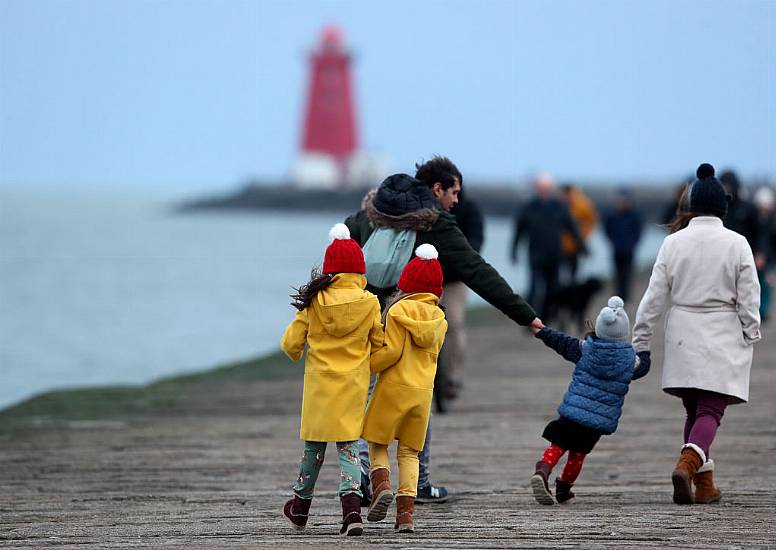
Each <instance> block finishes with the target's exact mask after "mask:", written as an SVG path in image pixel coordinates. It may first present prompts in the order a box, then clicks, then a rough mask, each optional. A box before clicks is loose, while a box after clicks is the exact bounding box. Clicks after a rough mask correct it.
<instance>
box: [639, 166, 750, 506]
mask: <svg viewBox="0 0 776 550" xmlns="http://www.w3.org/2000/svg"><path fill="white" fill-rule="evenodd" d="M696 175H697V179H696V181H695V182H694V183H693V184H692V187H691V189H690V192H689V203H688V212H689V213H690V214H691V215H692V219H690V220H689V224H688V225H687V227H686V228H684V229H681V230H679V231H677V232H675V233H673V234H671V235H668V236H667V237H666V238H665V240H664V241H663V244H662V246H661V247H660V251H659V252H658V255H657V259H656V260H655V265H654V266H653V268H652V275H651V277H650V279H649V286H648V288H647V290H646V292H645V293H644V296H643V297H642V299H641V303H640V304H639V307H638V310H637V312H636V321H635V324H634V327H633V346H634V348H635V350H636V352H637V353H638V354H639V357H640V358H641V359H642V361H644V360H645V359H646V361H647V363H649V362H650V360H651V354H650V343H651V340H652V337H653V335H654V329H655V324H656V323H657V320H658V319H659V318H660V317H661V316H662V315H663V313H664V312H665V311H666V309H667V310H668V312H667V314H666V321H665V359H664V363H663V381H662V386H663V391H665V392H666V393H668V394H670V395H674V396H677V397H679V398H681V399H682V404H683V405H684V408H685V411H686V415H687V416H686V420H685V424H684V445H683V446H682V448H681V453H680V456H679V460H678V462H677V464H676V467H675V468H674V470H673V472H672V473H671V481H672V483H673V499H674V502H676V503H678V504H691V503H693V502H694V503H697V504H706V503H710V502H716V501H718V500H719V499H720V495H721V493H720V491H719V489H717V487H716V486H715V485H714V480H713V477H712V472H713V470H714V462H713V461H712V460H711V458H710V449H711V445H712V442H713V441H714V438H715V436H716V433H717V429H718V428H719V425H720V421H721V420H722V416H723V414H724V412H725V409H726V407H727V406H728V405H732V404H736V403H745V402H746V401H748V399H749V373H750V370H751V366H752V350H753V344H754V343H755V342H757V341H758V340H759V339H760V313H759V305H760V285H759V283H758V281H757V270H756V268H755V265H754V257H753V255H752V249H751V247H750V246H749V244H748V243H747V241H746V239H745V238H744V237H743V236H742V235H740V234H738V233H736V232H734V231H731V230H729V229H727V228H725V227H724V226H723V224H722V220H723V219H724V217H725V214H726V213H727V208H728V199H727V197H726V194H725V189H724V188H723V187H722V184H721V183H720V181H719V180H718V179H717V178H716V177H715V176H714V168H713V167H712V166H711V165H710V164H701V165H700V166H699V167H698V170H697V171H696ZM692 485H694V486H695V492H694V494H693V487H692Z"/></svg>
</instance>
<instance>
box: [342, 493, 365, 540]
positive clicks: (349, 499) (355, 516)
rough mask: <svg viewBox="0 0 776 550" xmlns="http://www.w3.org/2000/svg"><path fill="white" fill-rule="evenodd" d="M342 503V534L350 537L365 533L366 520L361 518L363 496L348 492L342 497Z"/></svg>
mask: <svg viewBox="0 0 776 550" xmlns="http://www.w3.org/2000/svg"><path fill="white" fill-rule="evenodd" d="M340 503H341V504H342V528H341V529H340V535H345V536H348V537H352V536H359V535H363V534H364V522H363V521H362V520H361V497H360V496H358V495H357V494H356V493H348V494H346V495H342V496H341V497H340Z"/></svg>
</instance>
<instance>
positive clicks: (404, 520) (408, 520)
mask: <svg viewBox="0 0 776 550" xmlns="http://www.w3.org/2000/svg"><path fill="white" fill-rule="evenodd" d="M414 512H415V497H413V496H412V495H399V496H397V497H396V524H395V525H394V526H393V530H394V531H396V532H397V533H414V532H415V522H414V520H413V519H412V514H413V513H414Z"/></svg>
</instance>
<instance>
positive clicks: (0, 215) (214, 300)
mask: <svg viewBox="0 0 776 550" xmlns="http://www.w3.org/2000/svg"><path fill="white" fill-rule="evenodd" d="M182 198H184V197H183V195H181V194H175V193H171V192H169V191H156V190H149V189H148V188H140V189H139V190H132V189H83V188H68V189H61V188H60V189H55V190H49V189H46V190H43V189H40V188H21V187H0V372H1V373H2V384H0V407H4V406H8V405H10V404H13V403H15V402H18V401H20V400H23V399H25V398H28V397H30V396H32V395H34V394H37V393H40V392H43V391H46V390H50V389H54V388H65V387H84V386H93V385H104V384H140V383H146V382H149V381H152V380H154V379H157V378H160V377H162V376H168V375H171V374H176V373H181V372H187V371H194V370H198V369H205V368H210V367H213V366H216V365H218V364H219V363H223V362H226V361H232V360H237V359H244V358H248V357H252V356H256V355H258V354H262V353H267V352H270V351H274V350H276V349H277V342H278V341H279V339H280V336H281V334H282V332H283V330H284V328H285V326H286V324H287V323H288V322H289V321H290V320H291V319H292V317H293V313H294V310H293V309H292V308H291V307H290V305H289V297H288V295H289V293H290V291H291V287H292V286H298V285H300V284H302V283H304V282H306V280H307V278H308V277H309V272H310V268H311V267H312V266H313V265H316V264H318V265H319V264H320V263H321V262H322V259H323V252H324V249H325V246H326V244H327V243H328V237H327V234H328V230H329V228H330V227H331V225H332V224H334V223H336V222H338V221H342V219H343V218H344V217H345V214H346V212H343V213H342V214H341V215H340V214H332V213H325V214H309V213H298V212H288V211H255V212H207V213H197V214H186V215H181V214H174V213H172V208H171V207H172V205H173V204H174V203H175V201H176V200H179V199H182ZM511 230H512V222H511V220H508V219H505V218H488V219H487V220H486V236H485V247H484V249H483V256H484V257H485V259H486V260H488V261H489V262H490V263H491V264H493V265H494V266H495V267H496V268H497V269H498V270H499V271H500V272H501V273H502V275H504V277H505V278H506V279H507V280H508V281H509V282H510V284H511V285H512V286H513V287H514V288H515V289H516V290H518V291H521V292H524V291H525V288H526V281H527V276H526V266H525V261H520V262H518V265H517V267H514V266H512V265H511V264H510V262H509V260H508V254H507V248H508V245H509V242H510V239H511ZM662 238H663V232H662V231H661V230H660V229H658V228H656V227H652V228H650V229H648V230H647V232H646V234H645V237H644V239H642V243H641V246H640V249H639V253H638V263H639V264H640V265H641V266H645V265H649V264H651V262H652V261H653V259H654V256H655V254H656V252H657V249H658V247H659V246H660V243H661V241H662ZM590 248H591V255H590V256H589V257H588V258H587V259H586V260H584V262H583V264H582V266H581V272H582V274H583V275H587V274H596V275H603V276H607V277H608V276H609V273H610V266H609V249H608V246H607V244H606V241H605V239H604V238H603V237H602V235H601V234H600V233H596V234H594V235H593V237H592V239H591V243H590ZM471 301H472V302H473V303H475V302H478V301H480V300H479V298H478V297H476V296H472V297H471Z"/></svg>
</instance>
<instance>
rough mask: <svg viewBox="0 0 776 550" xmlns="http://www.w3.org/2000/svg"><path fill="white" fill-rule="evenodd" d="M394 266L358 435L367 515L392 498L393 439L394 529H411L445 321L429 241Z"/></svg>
mask: <svg viewBox="0 0 776 550" xmlns="http://www.w3.org/2000/svg"><path fill="white" fill-rule="evenodd" d="M415 254H416V256H415V257H414V258H413V259H412V260H410V262H409V263H408V264H407V265H406V266H405V268H404V270H403V271H402V274H401V277H400V278H399V282H398V285H397V286H398V291H397V293H396V294H394V295H393V296H392V297H391V298H389V299H388V302H387V304H386V308H385V312H384V313H383V323H384V324H385V344H384V346H383V348H382V349H380V350H379V351H377V352H375V353H374V354H373V355H372V358H371V362H370V369H371V371H372V372H373V373H379V376H378V378H377V383H376V384H375V389H374V392H373V393H372V398H371V399H370V401H369V407H368V409H367V412H366V418H365V419H364V430H363V434H362V437H363V438H364V439H365V440H366V441H367V442H368V443H369V459H370V463H371V465H372V468H371V471H370V473H369V477H370V481H371V485H372V502H371V503H370V505H369V511H368V514H367V519H368V520H369V521H380V520H382V519H384V518H385V516H386V514H387V511H388V507H389V506H390V505H391V502H393V492H392V490H391V482H390V479H389V469H390V466H389V463H388V445H390V444H391V443H393V441H394V440H395V439H397V440H398V441H399V443H398V450H397V458H398V462H399V494H398V496H397V497H396V523H395V525H394V529H395V530H396V531H398V532H400V533H411V532H413V531H414V529H415V526H414V520H413V512H414V505H415V496H416V495H417V488H418V470H419V461H418V452H420V450H421V449H422V448H423V443H424V441H425V439H426V429H427V427H428V419H429V415H430V414H431V400H432V395H433V391H434V376H435V374H436V369H437V358H438V356H439V350H440V349H441V348H442V344H443V343H444V340H445V333H446V332H447V321H446V320H445V314H444V312H443V311H442V310H441V309H440V308H439V299H440V298H441V296H442V267H441V266H440V264H439V260H438V259H437V257H438V253H437V250H436V248H434V246H433V245H431V244H422V245H420V246H419V247H418V248H417V249H416V251H415Z"/></svg>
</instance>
